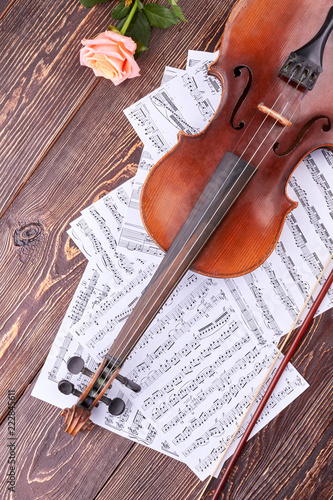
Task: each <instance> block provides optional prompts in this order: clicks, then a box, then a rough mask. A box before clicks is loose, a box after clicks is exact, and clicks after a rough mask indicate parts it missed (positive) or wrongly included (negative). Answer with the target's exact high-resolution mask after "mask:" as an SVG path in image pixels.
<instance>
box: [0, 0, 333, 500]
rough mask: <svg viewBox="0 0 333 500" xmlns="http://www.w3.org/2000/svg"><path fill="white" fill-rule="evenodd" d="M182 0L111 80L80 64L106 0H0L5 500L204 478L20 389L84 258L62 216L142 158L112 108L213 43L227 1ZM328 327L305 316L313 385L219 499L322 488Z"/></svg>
mask: <svg viewBox="0 0 333 500" xmlns="http://www.w3.org/2000/svg"><path fill="white" fill-rule="evenodd" d="M181 3H182V8H183V10H184V14H185V17H186V18H187V19H188V23H186V24H179V25H176V26H174V27H173V28H172V29H170V30H167V31H164V30H157V29H155V30H153V36H152V41H151V44H150V48H149V50H148V52H147V53H145V54H144V55H143V56H142V57H141V58H140V59H139V64H140V67H141V75H142V76H141V77H140V78H139V79H134V80H132V81H128V82H125V83H124V84H122V86H120V87H118V88H117V87H114V86H113V85H112V84H111V83H110V82H108V81H106V80H97V79H95V77H93V75H92V73H91V71H90V70H88V69H85V68H81V67H79V65H78V50H79V46H80V43H79V41H80V39H81V38H82V37H83V36H86V35H91V34H93V33H96V32H97V31H100V30H101V29H104V28H105V26H106V25H107V24H108V23H109V19H110V12H111V10H112V7H113V5H114V2H110V3H109V4H106V5H99V6H96V7H94V8H93V9H89V10H86V9H84V8H83V7H81V5H80V4H79V2H78V0H71V1H68V0H58V1H57V2H54V1H53V2H51V1H50V0H43V1H42V0H35V1H32V0H27V1H26V2H22V1H19V0H16V1H11V0H5V1H4V2H1V6H0V39H1V43H2V51H1V54H0V60H1V68H2V71H1V74H0V83H1V86H0V89H1V90H0V103H1V114H0V120H1V124H2V126H1V130H0V151H1V156H0V157H1V166H0V169H1V178H2V179H4V180H5V182H2V185H1V190H0V207H1V212H2V214H3V215H2V218H1V220H0V231H1V238H0V271H1V278H2V279H1V284H0V297H1V298H0V303H1V318H0V328H1V340H0V353H1V359H0V370H1V390H0V401H1V412H0V414H1V418H2V425H1V427H0V436H1V438H2V439H1V444H0V449H1V454H0V456H1V457H4V458H3V459H2V460H1V462H0V471H1V474H0V484H1V489H0V498H4V499H5V498H6V499H7V498H9V497H8V495H7V491H6V472H7V470H8V469H7V463H6V457H7V451H8V450H7V448H6V444H7V442H6V439H7V437H8V436H7V431H8V429H7V419H6V413H7V411H8V408H7V389H8V388H10V389H14V390H15V391H16V394H17V397H18V402H17V408H16V412H17V413H16V414H17V432H18V438H19V441H18V447H17V460H18V462H17V464H18V467H17V471H18V476H17V492H16V493H15V495H12V496H11V497H10V498H13V499H14V500H16V499H19V500H21V499H24V500H37V499H38V500H39V499H40V500H41V499H43V500H44V499H46V500H49V499H50V500H53V499H54V500H58V499H60V498H61V499H83V500H90V499H92V498H98V500H102V499H104V498H105V499H107V498H111V496H112V497H113V498H128V499H131V498H132V499H137V498H140V500H148V499H149V500H150V499H154V500H155V499H160V498H161V499H162V498H163V500H164V499H175V500H177V499H184V500H185V498H187V499H190V500H192V499H193V500H194V498H196V494H197V493H198V492H199V491H200V489H201V483H200V482H199V481H198V480H197V478H196V477H195V476H194V474H193V473H192V472H190V471H189V470H188V469H187V468H186V467H185V466H184V465H183V464H181V463H178V462H176V461H174V460H172V459H170V458H168V457H164V456H163V455H161V454H158V453H156V452H154V451H152V450H150V449H147V448H144V447H142V446H140V445H133V443H132V442H130V441H127V440H125V439H122V438H120V437H119V436H116V435H114V434H113V433H110V432H108V431H105V430H102V429H98V428H96V429H94V430H93V431H91V433H90V434H86V435H82V436H77V437H76V438H75V440H74V441H72V438H71V437H70V436H67V435H66V434H65V433H64V432H63V422H62V419H61V418H60V417H59V410H58V409H55V408H53V407H51V406H50V405H47V404H46V403H43V402H41V401H39V400H37V399H35V398H32V397H31V387H30V383H34V380H35V379H36V377H37V375H38V371H39V369H40V367H41V365H42V363H43V362H44V360H45V357H46V355H47V352H48V350H49V348H50V346H51V344H52V341H53V339H54V337H55V335H56V332H57V330H58V328H59V326H60V324H61V321H62V318H63V316H64V313H65V310H66V308H67V306H68V304H69V302H70V300H71V297H72V296H73V293H74V291H75V288H76V286H77V284H78V282H79V279H80V277H81V276H82V273H83V271H84V268H85V265H86V262H85V259H84V258H83V257H82V255H81V254H80V253H79V252H78V250H77V249H76V247H75V246H74V245H73V244H72V243H71V241H70V239H69V238H68V236H67V235H66V229H67V228H68V224H69V222H70V221H71V220H73V219H75V218H76V217H77V216H78V214H79V212H80V210H81V209H83V208H85V207H86V206H88V205H90V204H91V203H92V202H93V201H96V200H97V199H98V198H99V197H100V196H101V195H103V194H105V193H107V192H109V191H110V190H111V189H112V188H114V187H115V186H117V185H119V184H120V183H121V182H123V181H124V180H125V179H127V178H129V177H130V176H132V175H133V174H134V172H135V169H136V165H137V163H138V160H139V157H140V153H141V144H140V141H139V140H138V139H137V137H136V134H135V133H134V131H133V130H132V128H131V126H130V125H129V123H128V122H127V120H126V118H125V117H124V115H123V113H122V110H123V109H124V108H126V107H127V106H128V105H130V104H132V103H133V102H135V101H136V100H137V99H139V98H140V97H143V96H144V95H146V94H147V93H148V92H150V91H151V90H153V89H154V88H156V87H157V86H158V85H159V82H160V79H161V76H162V71H163V69H164V67H165V65H166V64H168V65H171V66H172V65H174V66H176V67H181V66H183V65H184V63H185V60H186V56H187V50H188V49H189V48H192V49H200V50H211V51H212V50H215V49H216V48H217V45H218V42H219V39H220V36H221V33H222V29H221V28H222V25H223V22H224V21H225V19H226V16H227V12H228V11H229V10H230V8H231V7H232V5H233V4H234V3H235V0H228V1H226V0H224V1H223V2H213V0H197V1H196V2H193V1H192V0H182V2H181ZM28 225H30V226H29V227H32V228H36V227H39V228H40V233H39V234H38V235H37V236H36V237H35V238H32V239H31V241H30V242H29V243H28V244H26V245H23V246H18V245H16V244H15V240H14V236H15V232H16V234H18V233H20V231H22V228H24V227H26V226H28ZM331 325H332V316H331V313H330V312H328V313H326V314H325V315H324V316H323V317H322V318H321V319H317V320H316V321H315V325H314V327H313V329H312V330H311V334H310V336H309V337H307V340H306V341H305V342H304V343H303V345H302V348H301V350H300V351H299V353H298V355H297V356H296V358H295V361H296V363H297V367H298V368H299V369H300V370H301V372H302V374H303V375H304V376H305V378H307V379H308V380H310V381H311V384H312V385H311V388H310V389H309V390H308V391H306V392H305V393H304V394H303V395H302V396H301V397H300V398H298V400H296V402H295V403H294V404H293V405H291V406H290V407H289V408H288V409H287V410H285V412H283V413H282V414H281V415H279V416H278V417H277V418H276V419H275V420H274V421H273V422H271V424H270V425H269V426H268V427H267V428H265V429H264V430H263V431H262V432H261V433H260V434H259V435H258V436H256V437H255V438H254V439H252V440H251V442H249V443H248V444H247V447H246V450H245V453H244V455H243V457H242V458H241V461H240V462H239V465H238V470H235V473H234V474H233V475H232V477H231V479H230V481H229V483H228V485H227V490H226V492H227V496H226V498H234V499H237V500H242V499H244V500H248V499H249V498H251V500H252V498H253V499H257V500H259V499H260V500H263V499H265V500H266V499H268V498H269V499H275V498H276V499H279V500H280V499H281V500H282V499H285V498H288V499H289V498H290V499H293V500H294V499H295V500H296V498H297V500H298V499H301V500H302V499H304V500H305V499H309V498H310V499H312V498H313V499H317V498H321V499H322V500H328V498H329V495H330V494H331V493H332V491H331V485H330V481H329V465H328V464H329V460H330V456H331V442H330V440H331V431H330V430H329V427H328V419H329V407H328V405H327V404H326V405H325V402H326V400H327V397H328V391H329V390H330V385H329V377H330V372H329V370H328V369H327V367H330V366H331V365H332V359H331V357H330V356H331V354H330V351H329V349H330V348H331V344H330V345H329V344H328V339H327V332H328V331H329V329H330V327H331ZM315 370H318V373H317V374H316V373H315ZM322 403H324V405H323V407H322V406H321V405H322ZM290 427H291V429H292V431H293V433H294V434H292V435H291V436H290V437H288V432H289V428H290ZM304 429H306V430H307V433H304ZM289 477H290V479H291V481H290V482H288V478H289Z"/></svg>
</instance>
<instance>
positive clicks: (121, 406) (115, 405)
mask: <svg viewBox="0 0 333 500" xmlns="http://www.w3.org/2000/svg"><path fill="white" fill-rule="evenodd" d="M108 409H109V413H111V415H114V416H117V415H121V414H122V413H123V411H124V410H125V403H124V401H123V400H122V399H120V398H114V399H112V400H111V403H110V404H109V407H108Z"/></svg>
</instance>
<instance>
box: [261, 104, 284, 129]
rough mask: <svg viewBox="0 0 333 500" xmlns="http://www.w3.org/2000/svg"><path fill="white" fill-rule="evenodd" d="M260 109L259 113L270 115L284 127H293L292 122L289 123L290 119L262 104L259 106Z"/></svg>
mask: <svg viewBox="0 0 333 500" xmlns="http://www.w3.org/2000/svg"><path fill="white" fill-rule="evenodd" d="M258 109H259V111H262V113H265V114H266V115H269V116H271V117H272V118H274V119H275V120H277V121H278V122H279V123H281V125H283V126H284V127H290V126H291V125H292V123H291V121H289V120H288V118H285V117H284V116H282V115H281V114H280V113H278V112H277V111H274V109H271V108H268V107H267V106H265V105H264V103H262V102H261V103H260V104H258Z"/></svg>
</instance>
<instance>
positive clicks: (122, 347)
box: [95, 79, 304, 398]
mask: <svg viewBox="0 0 333 500" xmlns="http://www.w3.org/2000/svg"><path fill="white" fill-rule="evenodd" d="M289 80H290V79H289ZM289 80H288V82H289ZM288 82H287V83H286V84H285V86H284V88H285V87H286V85H287V84H288ZM298 86H299V84H298V85H297V86H296V87H295V89H294V90H293V92H292V94H291V97H290V98H289V99H288V101H287V102H286V104H285V105H284V107H283V110H282V111H281V113H280V115H279V116H278V117H277V118H276V119H275V122H274V124H273V125H272V126H271V128H270V130H269V132H268V133H267V134H266V136H265V138H264V140H263V141H262V142H261V143H260V145H259V147H258V148H257V149H256V151H255V153H254V154H253V155H252V157H251V160H250V161H249V162H247V164H246V166H245V167H244V169H243V171H242V172H241V174H240V175H239V177H241V175H242V174H243V173H244V171H245V169H246V167H247V165H248V164H249V163H250V162H251V161H252V160H253V158H254V156H255V154H257V152H258V151H259V149H260V147H261V145H262V144H263V142H264V141H265V140H266V138H267V136H268V135H269V134H270V133H271V131H272V130H273V128H274V127H275V125H276V124H277V122H278V120H279V118H280V117H281V116H282V114H283V113H284V111H285V109H286V108H287V106H288V105H289V104H290V102H291V100H292V98H293V96H294V94H295V92H296V91H297V89H298ZM284 88H283V89H282V91H281V93H280V95H279V96H278V98H277V100H278V99H279V98H280V96H281V95H282V93H283V90H284ZM303 97H304V94H303V96H302V98H303ZM277 100H276V101H277ZM299 105H300V103H299ZM299 105H298V106H297V107H296V109H295V111H294V113H295V112H296V110H297V109H298V107H299ZM294 113H293V114H292V116H291V118H292V117H293V115H294ZM267 118H268V115H266V116H265V117H264V120H263V123H264V122H265V120H266V119H267ZM291 118H290V119H291ZM263 123H261V125H260V126H259V128H261V126H262V125H263ZM285 129H286V125H285V126H284V127H283V129H282V131H281V132H280V134H279V135H278V138H279V137H280V135H281V134H282V132H283V131H284V130H285ZM257 133H258V130H257V131H256V133H255V135H256V134H257ZM253 139H254V137H252V139H251V141H250V142H252V141H253ZM276 140H277V139H275V141H274V142H276ZM248 146H249V144H248ZM248 146H247V147H246V149H247V148H248ZM246 149H245V150H244V152H245V151H246ZM270 149H271V148H269V149H268V151H267V152H266V154H265V156H264V158H265V157H266V156H267V154H268V153H269V151H270ZM244 152H243V153H242V155H243V154H244ZM242 155H241V156H240V157H239V159H238V161H237V162H236V164H235V166H234V168H236V166H237V164H238V162H239V161H240V159H241V157H242ZM264 158H262V160H261V161H260V163H259V165H260V164H261V163H262V161H263V160H264ZM259 165H258V166H257V167H256V170H255V172H256V171H257V169H258V167H259ZM231 173H232V172H230V174H229V175H228V177H227V179H226V180H225V182H227V180H228V178H229V176H230V175H231ZM253 175H254V173H253V174H252V176H253ZM252 176H251V178H252ZM249 180H250V179H249ZM248 182H249V181H248ZM218 194H219V193H217V194H216V195H215V197H214V198H213V199H212V200H211V203H210V205H209V206H208V208H207V210H208V209H209V208H210V206H211V205H212V203H214V201H215V198H216V196H218ZM228 194H229V192H228V193H227V194H226V196H228ZM226 196H225V197H226ZM224 199H225V198H224ZM224 199H223V200H222V202H221V203H220V204H219V206H218V208H217V209H216V210H218V209H219V207H220V206H221V204H222V203H223V202H224ZM215 213H216V211H215V212H214V214H215ZM205 214H206V212H205V213H204V214H202V217H201V220H202V218H203V217H204V216H205ZM214 214H213V216H214ZM213 216H212V217H213ZM191 236H192V235H191ZM191 236H190V237H191ZM190 237H189V238H190ZM188 240H189V239H188ZM188 240H187V241H186V242H185V245H186V243H187V242H188ZM182 263H183V261H181V262H180V264H179V266H178V267H177V269H176V270H175V272H177V271H178V270H179V268H180V267H181V265H182ZM173 276H174V275H173ZM173 276H171V278H170V279H169V281H168V283H167V285H166V286H165V287H164V288H163V290H162V291H161V292H159V295H158V296H157V298H156V300H155V301H154V302H153V304H152V305H151V307H150V309H149V311H148V312H147V313H146V314H145V316H144V317H143V319H142V321H141V322H140V323H139V325H136V324H135V323H134V325H132V331H133V330H134V331H133V334H132V336H131V337H130V339H128V340H127V342H125V345H124V346H122V344H123V343H124V340H125V339H124V340H123V341H122V342H121V343H120V345H119V347H118V351H117V352H116V353H114V359H115V361H114V362H111V366H109V368H108V369H107V371H106V373H105V374H104V377H105V378H106V379H108V377H109V376H110V374H111V373H112V372H113V371H114V369H115V367H116V361H117V358H118V357H119V356H122V355H123V354H124V352H125V350H126V348H127V347H128V345H129V343H130V341H131V339H132V338H133V337H134V335H135V331H137V330H138V328H140V327H141V325H142V323H143V322H144V321H146V319H147V317H148V316H149V315H150V313H151V312H152V309H153V308H154V306H155V304H156V302H157V301H158V300H159V299H160V297H161V296H162V294H163V292H164V291H165V289H166V287H167V286H168V285H169V283H170V281H171V280H172V278H173ZM148 306H149V304H148ZM130 332H131V330H129V332H128V334H129V333H130ZM127 355H128V354H126V355H125V356H124V357H125V358H126V357H127ZM111 382H112V381H110V383H111ZM102 390H103V385H101V386H100V387H99V389H98V390H97V392H96V395H95V398H97V397H98V395H99V394H100V393H101V391H102Z"/></svg>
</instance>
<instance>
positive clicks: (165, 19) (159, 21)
mask: <svg viewBox="0 0 333 500" xmlns="http://www.w3.org/2000/svg"><path fill="white" fill-rule="evenodd" d="M143 11H144V13H145V14H146V16H147V19H148V21H149V23H150V24H151V26H155V27H156V28H164V29H165V28H170V26H173V25H174V24H177V23H178V22H179V21H178V19H177V17H176V15H175V14H174V13H173V12H172V10H170V9H168V8H167V7H163V6H162V5H158V4H156V3H148V4H146V5H144V6H143Z"/></svg>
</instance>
